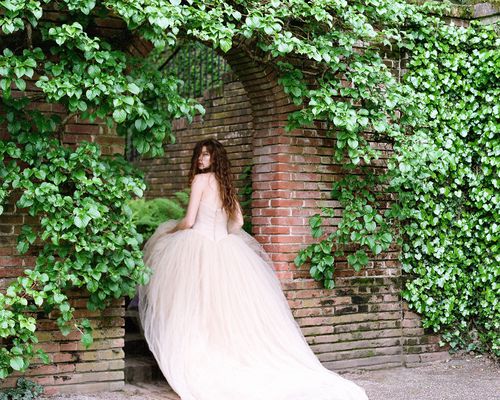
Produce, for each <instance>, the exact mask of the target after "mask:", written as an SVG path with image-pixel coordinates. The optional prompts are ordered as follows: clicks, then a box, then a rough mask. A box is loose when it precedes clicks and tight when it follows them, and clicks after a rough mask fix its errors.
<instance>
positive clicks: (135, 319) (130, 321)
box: [125, 309, 142, 333]
mask: <svg viewBox="0 0 500 400" xmlns="http://www.w3.org/2000/svg"><path fill="white" fill-rule="evenodd" d="M125 331H126V332H134V333H135V332H142V327H141V322H140V319H139V311H137V309H132V310H126V311H125Z"/></svg>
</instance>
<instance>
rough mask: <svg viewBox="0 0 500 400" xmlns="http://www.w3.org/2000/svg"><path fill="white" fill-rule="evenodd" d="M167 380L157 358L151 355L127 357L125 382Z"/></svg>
mask: <svg viewBox="0 0 500 400" xmlns="http://www.w3.org/2000/svg"><path fill="white" fill-rule="evenodd" d="M158 381H161V382H166V380H165V378H164V376H163V374H162V373H161V371H160V368H159V367H158V364H157V363H156V360H155V359H154V358H152V357H149V356H133V357H126V358H125V382H128V383H144V382H158Z"/></svg>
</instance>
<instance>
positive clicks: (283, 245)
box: [138, 48, 447, 370]
mask: <svg viewBox="0 0 500 400" xmlns="http://www.w3.org/2000/svg"><path fill="white" fill-rule="evenodd" d="M224 57H225V59H226V61H227V62H228V63H229V65H230V66H231V69H232V71H233V74H232V75H228V76H227V77H226V80H225V83H224V86H223V88H220V89H218V90H216V91H208V92H206V93H205V97H204V98H203V99H202V102H204V105H205V106H206V108H207V115H206V116H205V117H204V121H201V120H200V119H197V120H195V122H194V124H193V125H191V126H190V125H188V124H187V123H186V121H179V123H177V124H176V125H175V126H174V128H175V131H176V136H177V138H178V142H177V143H176V144H175V145H172V146H170V145H167V146H166V156H165V157H164V158H163V159H157V160H151V159H143V160H141V161H139V162H138V166H139V167H140V168H141V169H143V170H145V171H146V179H147V180H148V181H149V182H151V185H150V191H149V192H148V197H158V196H169V195H171V194H172V193H173V192H175V191H177V190H181V189H183V188H184V187H185V186H186V185H187V180H186V174H187V170H188V168H189V157H190V154H191V150H192V146H193V144H194V142H196V141H198V140H200V139H202V138H205V137H216V138H217V139H219V140H221V141H222V142H223V143H224V145H225V146H226V147H227V148H228V153H229V155H230V158H231V159H232V161H233V164H236V165H235V170H236V171H235V172H236V173H238V172H239V171H240V170H241V168H242V167H243V165H244V164H245V163H251V164H252V165H253V170H252V188H253V193H252V207H251V210H249V211H251V214H252V226H253V234H254V235H255V237H256V238H257V239H258V240H259V242H260V243H261V244H262V245H263V247H264V248H265V250H266V251H267V252H268V253H269V255H270V256H271V259H272V260H273V264H274V268H275V271H276V274H277V275H278V277H279V279H280V281H281V283H282V287H283V289H284V291H285V294H286V296H287V298H288V300H289V305H290V307H291V309H292V311H293V314H294V316H295V318H296V320H297V322H298V323H299V325H300V326H301V328H302V330H303V333H304V334H305V336H306V338H307V340H308V342H309V343H310V345H311V347H312V349H313V350H314V351H315V353H316V354H317V355H318V357H319V358H320V360H321V361H322V362H323V363H324V364H325V366H327V367H329V368H331V369H335V370H342V369H348V368H375V367H379V368H380V367H390V366H400V365H410V364H414V363H419V362H422V361H426V360H434V359H440V358H446V357H447V352H446V351H443V350H442V349H440V348H439V346H438V344H437V342H438V341H439V339H438V337H437V336H434V335H431V334H427V333H426V332H424V330H423V329H422V327H421V324H420V319H419V317H418V316H417V315H416V314H414V313H412V312H410V311H408V309H407V306H406V304H405V303H404V302H403V301H402V299H401V297H400V294H399V292H400V289H401V279H402V277H401V275H402V270H401V267H400V265H399V263H398V261H397V249H393V250H392V251H390V252H387V253H383V254H380V255H379V256H377V257H375V258H373V259H371V260H370V264H369V265H368V267H367V268H365V269H363V270H362V271H360V272H359V273H356V272H355V271H354V270H353V269H352V268H350V267H348V266H347V262H346V260H345V258H344V259H338V261H337V262H336V273H335V277H336V282H337V288H336V289H334V290H327V289H323V288H322V287H321V285H320V283H318V282H315V281H314V280H313V279H312V278H311V277H310V276H309V272H308V268H303V269H299V270H298V269H297V268H296V267H295V265H294V263H293V260H294V258H295V256H296V255H297V252H298V251H299V250H300V249H301V248H303V247H304V246H305V245H306V244H307V243H310V242H311V240H312V238H311V235H310V229H309V226H308V217H309V216H311V215H313V214H315V213H317V212H318V211H319V209H320V207H322V206H326V205H329V206H333V207H334V208H337V214H336V215H337V216H340V205H339V204H338V203H336V202H334V201H332V200H331V199H330V193H329V192H330V187H331V182H332V181H334V180H336V179H338V178H339V177H340V175H342V174H344V173H345V171H344V170H343V169H342V166H341V165H339V164H335V163H333V162H332V147H333V146H334V145H335V142H334V140H333V139H328V138H326V135H325V132H324V130H325V129H324V126H322V124H320V123H318V124H316V125H315V126H314V127H311V128H303V129H295V130H293V131H287V130H286V129H285V126H286V124H287V118H288V114H289V113H290V112H291V111H293V110H295V109H296V106H295V105H294V104H293V103H292V102H291V100H290V99H289V97H288V96H287V95H286V94H285V93H284V92H283V89H282V87H281V86H280V85H279V83H278V75H277V73H276V71H275V70H273V69H272V68H270V67H266V66H263V65H260V64H258V63H256V62H255V61H254V60H253V59H252V57H250V56H249V55H248V54H247V53H246V52H245V51H244V50H243V49H241V48H236V49H233V50H231V51H230V52H229V53H228V54H226V55H224ZM386 62H387V63H389V64H390V65H391V66H392V68H393V71H394V73H398V72H399V70H398V68H399V55H398V54H391V55H388V57H387V60H386ZM241 124H245V125H244V127H245V129H244V135H241V133H242V131H241V130H240V129H241ZM249 131H250V132H249ZM243 137H244V139H245V141H244V144H242V143H241V142H240V140H241V139H242V138H243ZM234 140H237V143H234V142H233V141H234ZM372 145H373V146H375V147H377V148H379V149H380V150H382V151H383V152H384V153H385V157H386V158H387V156H388V155H389V151H390V147H389V146H388V144H387V143H376V142H373V141H372ZM249 146H250V149H249ZM240 150H241V151H243V153H244V156H241V154H240V153H238V152H239V151H240ZM166 160H170V162H167V161H166ZM382 162H383V161H382ZM159 166H161V167H160V168H159ZM169 179H170V180H172V182H168V180H169ZM162 188H163V189H162ZM337 222H338V218H337V217H336V218H333V219H332V221H331V224H332V227H334V226H335V225H336V223H337Z"/></svg>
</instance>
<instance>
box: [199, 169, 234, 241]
mask: <svg viewBox="0 0 500 400" xmlns="http://www.w3.org/2000/svg"><path fill="white" fill-rule="evenodd" d="M206 175H207V176H206V177H204V178H205V179H206V180H207V183H206V185H205V188H204V190H203V193H202V196H201V200H200V205H199V207H198V212H197V214H196V220H195V223H194V225H193V227H192V229H194V230H196V231H198V232H200V233H202V234H203V235H204V236H206V237H208V238H210V239H212V240H215V241H219V240H220V239H222V238H224V237H226V236H227V235H228V229H227V222H228V215H227V213H226V211H225V210H224V208H223V207H222V201H221V198H220V194H219V184H218V182H217V180H216V179H215V175H214V173H213V172H209V173H207V174H206Z"/></svg>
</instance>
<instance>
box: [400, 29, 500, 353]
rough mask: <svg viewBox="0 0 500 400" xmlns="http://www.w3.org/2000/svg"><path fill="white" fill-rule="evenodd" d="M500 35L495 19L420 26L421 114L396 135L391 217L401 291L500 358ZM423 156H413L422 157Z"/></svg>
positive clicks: (416, 57) (415, 77) (449, 334)
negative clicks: (428, 28)
mask: <svg viewBox="0 0 500 400" xmlns="http://www.w3.org/2000/svg"><path fill="white" fill-rule="evenodd" d="M499 45H500V40H499V38H498V34H497V32H496V31H495V28H494V27H493V26H482V25H480V24H478V23H472V24H471V26H470V27H468V28H462V27H454V26H448V25H445V24H440V25H439V26H437V27H436V28H435V29H434V30H433V31H432V32H426V33H424V34H423V33H422V31H420V32H418V36H417V33H416V46H415V49H414V51H413V53H412V57H411V59H410V61H409V63H408V72H407V74H406V75H405V77H404V82H405V84H406V85H408V87H409V88H411V89H412V90H413V92H414V98H415V104H416V105H417V107H416V108H415V109H413V110H408V111H409V112H413V113H415V115H416V116H418V118H420V119H421V123H420V124H419V126H418V128H417V129H415V130H414V132H413V134H412V135H401V136H397V137H396V138H395V146H394V149H395V157H394V159H393V160H392V162H391V164H390V170H391V176H392V178H391V188H392V190H394V191H395V192H396V193H398V199H399V200H398V202H397V203H395V204H394V205H393V208H392V210H391V215H390V216H391V217H392V218H395V219H396V221H398V220H400V221H401V222H402V225H401V227H400V229H401V233H402V235H403V237H404V239H405V240H404V244H403V247H402V250H403V251H402V262H403V269H404V270H405V271H406V272H408V273H409V274H410V275H411V279H409V280H408V281H407V283H406V288H405V290H404V292H403V296H404V298H405V299H407V300H408V301H409V303H410V305H411V306H412V307H413V308H415V309H416V310H417V311H418V312H419V313H420V314H422V315H423V323H424V326H425V327H432V328H433V329H434V330H435V331H442V332H443V333H444V335H443V337H444V339H445V340H446V341H447V342H449V343H450V344H451V346H452V347H453V348H466V349H469V350H481V351H484V350H488V351H489V352H491V353H492V354H495V355H496V356H500V251H499V250H500V248H499V236H500V235H499V232H500V228H499V226H498V221H499V220H500V197H499V185H500V181H499V176H500V175H499V164H500V137H499V135H498V118H499V114H500V111H499V106H498V98H499V95H500V86H499V84H498V82H500V79H499V78H500V73H499V71H500V69H499V68H498V67H499V65H500V52H499V51H498V48H499ZM416 154H417V155H418V156H415V155H416Z"/></svg>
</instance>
